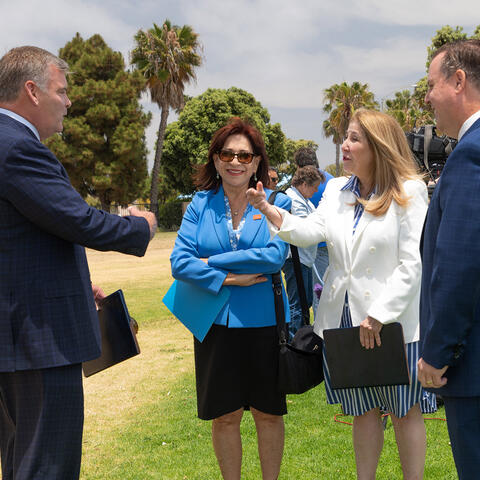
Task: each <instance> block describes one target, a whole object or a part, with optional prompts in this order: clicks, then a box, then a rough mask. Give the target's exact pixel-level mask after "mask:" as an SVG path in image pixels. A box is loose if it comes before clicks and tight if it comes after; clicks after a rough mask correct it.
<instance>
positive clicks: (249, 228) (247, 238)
mask: <svg viewBox="0 0 480 480" xmlns="http://www.w3.org/2000/svg"><path fill="white" fill-rule="evenodd" d="M265 222H266V220H265V216H264V215H263V214H262V213H261V212H260V210H257V209H256V208H253V207H251V209H250V211H249V212H248V213H247V216H246V218H245V225H244V226H243V230H242V233H241V235H240V241H239V243H238V247H239V248H240V249H242V250H244V249H247V248H250V247H251V246H252V244H253V241H254V240H255V237H256V236H257V234H258V232H259V230H260V227H261V226H262V225H264V223H265Z"/></svg>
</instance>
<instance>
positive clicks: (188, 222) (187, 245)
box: [170, 192, 228, 294]
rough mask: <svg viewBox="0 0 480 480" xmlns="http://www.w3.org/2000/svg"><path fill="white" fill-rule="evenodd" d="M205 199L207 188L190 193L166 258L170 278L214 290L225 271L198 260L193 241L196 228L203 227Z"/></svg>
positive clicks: (199, 258)
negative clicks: (190, 200)
mask: <svg viewBox="0 0 480 480" xmlns="http://www.w3.org/2000/svg"><path fill="white" fill-rule="evenodd" d="M208 199H209V193H208V192H199V193H197V194H196V195H195V196H194V197H193V200H192V202H191V203H190V205H189V206H188V207H187V210H186V212H185V215H184V216H183V220H182V224H181V226H180V229H179V231H178V235H177V239H176V240H175V246H174V247H173V251H172V254H171V256H170V262H171V266H172V276H173V277H174V278H176V279H178V280H183V281H186V282H192V283H195V285H196V286H198V287H199V288H204V289H205V290H207V291H209V292H211V293H215V294H216V293H218V292H219V290H220V288H222V284H223V281H224V280H225V278H226V276H227V273H228V272H227V271H226V270H222V269H220V268H213V267H212V266H209V265H207V264H206V263H205V262H204V261H203V260H201V258H202V257H201V255H200V253H199V245H198V242H197V233H198V230H199V229H200V228H204V223H203V222H202V220H203V218H204V215H205V211H206V209H207V207H208Z"/></svg>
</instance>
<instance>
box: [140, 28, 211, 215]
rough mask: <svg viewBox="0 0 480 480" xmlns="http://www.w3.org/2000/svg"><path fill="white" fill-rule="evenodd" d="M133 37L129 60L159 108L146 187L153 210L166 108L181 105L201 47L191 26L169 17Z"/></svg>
mask: <svg viewBox="0 0 480 480" xmlns="http://www.w3.org/2000/svg"><path fill="white" fill-rule="evenodd" d="M134 38H135V43H136V46H135V48H134V49H133V50H132V52H131V63H132V64H133V65H134V66H135V67H136V68H137V69H138V70H139V71H140V72H142V73H143V75H144V77H145V78H146V79H147V82H146V88H148V89H149V91H150V96H151V99H152V102H155V103H156V104H157V105H158V107H159V108H160V125H159V127H158V135H157V144H156V147H155V160H154V162H153V169H152V185H151V189H150V208H151V210H152V211H153V212H154V213H155V214H157V213H158V176H159V172H160V165H161V159H162V149H163V140H164V139H165V129H166V128H167V119H168V114H169V111H170V108H173V109H175V110H177V111H178V110H181V109H182V108H183V106H184V104H185V99H184V95H183V92H184V89H185V85H186V84H187V83H188V82H190V81H191V80H195V79H196V74H195V67H199V66H200V65H201V64H202V56H201V54H200V52H201V48H202V47H201V45H200V42H199V40H198V34H197V33H195V32H194V31H193V29H192V27H190V26H189V25H184V26H183V27H179V26H177V25H172V24H171V23H170V21H169V20H165V22H164V23H163V25H162V26H161V27H159V26H158V25H157V24H155V23H154V24H153V28H150V29H148V30H146V31H144V30H139V31H138V32H137V33H136V35H135V37H134Z"/></svg>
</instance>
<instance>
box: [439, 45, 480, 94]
mask: <svg viewBox="0 0 480 480" xmlns="http://www.w3.org/2000/svg"><path fill="white" fill-rule="evenodd" d="M441 53H445V56H444V57H443V59H442V63H441V66H440V71H441V72H442V73H443V74H444V75H445V77H446V78H449V77H450V76H452V75H453V74H454V73H455V72H456V71H457V70H463V71H464V72H465V74H466V76H467V78H468V79H469V80H470V81H471V82H472V83H473V84H474V85H475V87H476V88H477V89H478V90H480V40H478V39H473V38H472V39H470V40H459V41H457V42H452V43H446V44H445V45H442V46H441V47H440V48H438V49H437V50H435V52H434V54H433V55H432V60H433V59H434V58H435V57H436V56H438V55H440V54H441Z"/></svg>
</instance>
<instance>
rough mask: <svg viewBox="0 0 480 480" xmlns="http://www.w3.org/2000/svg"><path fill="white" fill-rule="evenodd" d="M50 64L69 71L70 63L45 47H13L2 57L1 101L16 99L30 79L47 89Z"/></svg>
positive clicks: (0, 61)
mask: <svg viewBox="0 0 480 480" xmlns="http://www.w3.org/2000/svg"><path fill="white" fill-rule="evenodd" d="M49 65H54V66H55V67H57V68H58V69H59V70H63V71H64V72H65V73H66V72H67V71H68V64H67V63H66V62H65V61H64V60H62V59H60V58H58V57H56V56H55V55H53V54H51V53H50V52H47V50H43V48H38V47H31V46H25V47H17V48H12V49H11V50H10V51H9V52H7V53H6V54H5V55H4V56H3V57H2V58H1V59H0V102H13V101H15V100H16V99H17V98H18V95H19V93H20V90H21V89H22V87H23V86H24V85H25V82H27V81H28V80H32V81H33V82H35V83H36V84H37V85H38V87H39V88H41V89H42V90H45V88H46V87H47V83H48V79H49V70H48V66H49Z"/></svg>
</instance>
